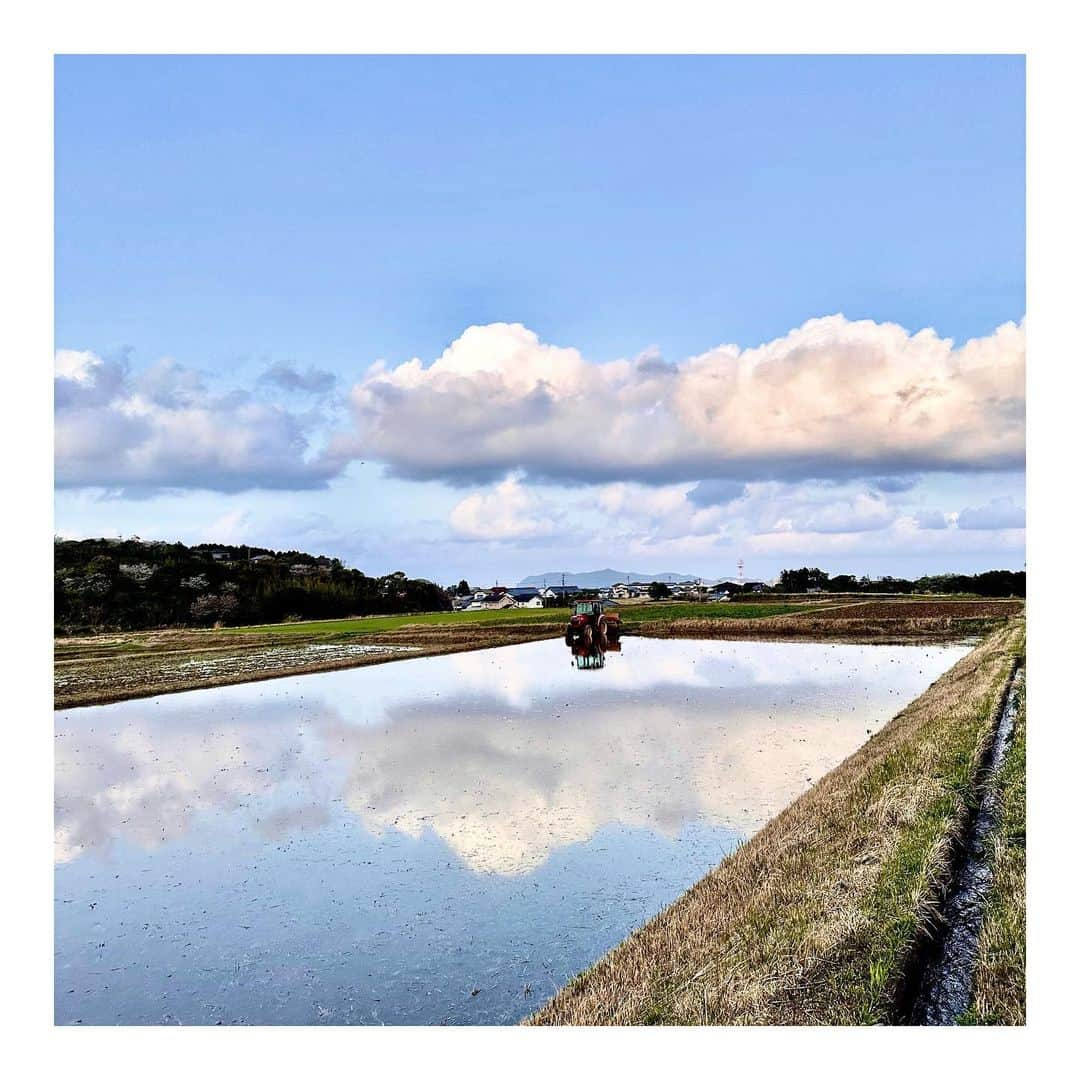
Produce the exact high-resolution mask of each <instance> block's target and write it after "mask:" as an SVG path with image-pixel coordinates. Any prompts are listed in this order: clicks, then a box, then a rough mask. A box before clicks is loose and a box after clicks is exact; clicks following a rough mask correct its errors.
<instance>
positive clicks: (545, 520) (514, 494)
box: [450, 476, 562, 541]
mask: <svg viewBox="0 0 1080 1080" xmlns="http://www.w3.org/2000/svg"><path fill="white" fill-rule="evenodd" d="M561 516H562V513H561V510H560V508H559V507H558V506H557V505H555V504H553V503H551V502H549V501H548V500H545V499H543V498H541V497H538V496H537V495H535V494H533V493H531V492H529V491H526V490H525V488H523V487H522V486H521V484H520V482H519V480H518V478H517V477H516V476H510V477H507V478H506V479H505V480H504V481H502V483H499V484H496V485H494V487H492V488H491V489H489V490H487V491H477V492H474V493H473V494H472V495H468V496H466V497H465V498H464V499H462V500H461V502H459V503H458V504H457V505H456V506H455V507H454V508H453V510H451V512H450V527H451V529H452V530H453V531H454V534H455V535H456V536H457V537H458V538H459V539H462V540H491V541H505V540H530V539H535V538H537V537H542V536H552V535H554V534H555V533H556V531H557V529H558V521H559V520H560V519H561Z"/></svg>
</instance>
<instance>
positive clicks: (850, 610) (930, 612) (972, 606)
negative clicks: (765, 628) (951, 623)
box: [812, 600, 1024, 622]
mask: <svg viewBox="0 0 1080 1080" xmlns="http://www.w3.org/2000/svg"><path fill="white" fill-rule="evenodd" d="M1023 608H1024V601H1023V600H871V601H869V602H866V603H852V604H844V605H843V606H841V607H828V608H822V609H821V610H820V611H815V612H814V613H813V616H812V618H814V619H866V620H868V621H871V622H875V621H878V620H903V619H993V618H1001V617H1003V616H1008V615H1015V614H1016V613H1017V612H1018V611H1022V610H1023Z"/></svg>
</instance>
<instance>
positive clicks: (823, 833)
mask: <svg viewBox="0 0 1080 1080" xmlns="http://www.w3.org/2000/svg"><path fill="white" fill-rule="evenodd" d="M1022 640H1023V620H1022V619H1020V618H1018V619H1014V620H1013V621H1012V622H1011V623H1010V624H1009V626H1008V627H1005V628H1002V629H1000V630H998V631H996V632H995V633H994V634H992V635H991V636H990V637H989V638H988V639H986V640H985V641H984V642H983V643H982V644H980V645H979V646H977V647H976V648H975V649H974V650H973V651H972V652H971V653H970V654H968V655H967V656H966V657H965V658H964V659H962V660H961V661H960V662H959V663H958V664H956V665H955V666H954V667H953V668H952V669H951V670H950V671H949V672H947V673H946V674H945V675H944V676H942V677H941V678H940V679H938V680H937V681H936V682H935V683H934V684H933V685H932V686H931V687H930V688H929V689H928V690H927V691H926V692H925V693H924V694H923V695H922V696H921V697H919V698H918V699H917V700H915V701H914V702H912V703H911V704H910V705H909V706H908V707H907V708H905V709H904V710H903V711H902V712H900V713H899V714H898V715H897V716H896V717H895V718H894V719H893V720H892V721H891V722H890V723H889V724H888V725H887V726H886V727H885V728H883V729H882V730H881V731H880V732H879V733H878V734H877V735H875V736H874V737H873V738H871V739H870V740H869V741H868V742H867V743H866V744H865V745H864V746H863V747H862V748H861V749H859V750H858V751H857V752H856V753H855V754H853V755H852V756H851V757H850V758H848V759H847V760H846V761H845V762H843V763H842V764H841V765H840V766H838V767H837V768H836V769H835V770H833V771H832V772H831V773H829V774H828V775H827V776H825V777H824V778H823V779H822V780H821V781H819V782H818V783H817V784H816V785H815V786H814V787H813V788H812V789H811V790H810V791H808V792H807V793H806V794H805V795H803V796H802V797H801V798H800V799H798V800H797V801H796V802H794V803H793V804H792V805H791V806H789V807H788V808H787V809H786V810H784V811H783V812H782V813H781V814H780V815H779V816H778V817H776V818H775V819H773V821H772V822H770V823H769V824H768V825H767V826H766V827H765V828H764V829H763V830H762V831H761V832H759V833H758V834H757V835H756V836H754V837H753V838H752V839H750V840H749V841H748V842H747V843H746V844H744V845H743V846H742V847H741V848H739V849H738V851H736V852H735V853H734V854H733V855H731V856H730V857H729V858H727V859H725V860H724V861H723V862H721V863H720V865H719V866H718V867H716V868H715V869H714V870H713V871H711V872H710V873H709V874H708V875H706V877H705V878H703V879H702V880H701V881H700V882H698V884H696V885H695V886H693V887H692V888H691V889H690V890H689V891H688V892H687V893H685V894H684V895H683V896H682V897H681V898H680V899H678V900H677V901H676V902H675V903H674V904H672V905H671V906H670V907H669V908H667V909H666V910H665V911H663V912H661V914H660V915H658V916H657V917H656V918H655V919H653V920H652V921H650V922H649V923H647V924H646V925H645V926H644V927H643V928H642V929H641V930H639V931H638V932H636V933H635V934H633V935H632V936H631V937H629V938H628V939H627V940H626V941H624V942H623V943H622V944H621V945H619V946H617V947H616V948H615V949H614V950H613V951H612V952H610V953H608V954H607V956H605V957H603V958H602V959H601V960H600V961H599V962H598V963H597V964H595V965H594V966H593V967H592V968H590V969H589V970H588V971H586V972H585V973H583V974H582V975H580V976H579V977H578V978H577V979H575V980H574V981H573V982H571V983H570V984H569V985H568V986H566V987H565V988H563V990H561V991H560V992H559V993H558V994H557V995H556V996H555V998H554V999H553V1000H552V1001H551V1002H549V1003H548V1004H547V1005H545V1006H544V1007H543V1008H541V1009H540V1010H539V1011H538V1012H537V1013H536V1014H534V1016H533V1017H532V1018H531V1019H530V1020H529V1021H528V1022H529V1023H533V1024H590V1025H591V1024H862V1023H889V1022H897V1021H899V1020H902V1016H901V1015H900V1011H899V1010H900V1003H901V1001H902V999H903V996H904V992H905V988H906V985H907V983H908V981H909V980H910V978H911V970H910V969H911V966H912V964H913V961H914V958H915V957H916V955H917V949H918V946H919V943H920V941H921V940H923V937H924V935H925V933H926V931H927V928H928V927H930V926H931V925H932V924H933V920H934V917H935V915H936V912H937V911H938V909H939V905H940V901H941V897H942V895H943V891H944V888H945V886H946V884H947V882H946V881H945V876H946V872H947V867H948V865H949V858H948V856H949V852H950V850H951V847H952V845H953V844H955V842H956V838H957V837H958V836H959V835H960V831H961V829H962V826H963V822H964V819H965V815H966V813H967V809H966V808H967V806H968V805H969V802H970V800H971V799H972V797H973V793H974V789H975V785H976V783H977V763H978V762H979V761H980V760H981V758H982V754H983V752H984V749H985V746H986V744H987V742H988V740H989V738H990V736H991V733H992V731H993V728H994V725H995V722H996V715H997V711H998V708H999V704H1000V701H1001V698H1002V695H1003V693H1004V690H1005V686H1006V683H1007V680H1008V677H1009V675H1010V672H1011V671H1012V667H1013V664H1014V656H1015V654H1016V653H1017V652H1018V650H1020V649H1022V647H1023V646H1022Z"/></svg>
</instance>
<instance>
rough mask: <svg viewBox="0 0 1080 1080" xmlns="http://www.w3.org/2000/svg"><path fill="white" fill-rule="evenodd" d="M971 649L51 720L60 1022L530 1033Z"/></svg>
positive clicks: (116, 710)
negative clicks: (480, 1027)
mask: <svg viewBox="0 0 1080 1080" xmlns="http://www.w3.org/2000/svg"><path fill="white" fill-rule="evenodd" d="M964 651H965V647H963V646H944V647H943V646H937V647H887V646H852V645H830V644H803V643H800V644H780V643H772V642H751V641H742V642H724V641H670V640H669V641H658V640H649V639H644V638H631V639H628V640H627V641H626V642H625V643H624V645H623V651H622V652H621V653H617V654H610V655H609V656H608V657H607V662H606V664H605V666H604V667H603V668H602V669H598V670H590V671H580V670H577V669H576V668H575V667H574V666H573V664H572V662H571V658H570V655H569V652H568V650H567V649H566V648H565V646H564V645H563V643H562V642H561V641H541V642H535V643H531V644H526V645H518V646H514V647H512V648H504V649H493V650H489V651H485V652H474V653H461V654H457V655H452V656H443V657H434V658H424V659H411V660H403V661H401V662H398V663H394V664H387V665H383V666H378V667H367V668H359V669H355V670H351V671H337V672H331V673H328V674H321V675H309V676H305V677H303V678H293V679H279V680H275V681H273V682H261V683H253V684H248V685H241V686H229V687H222V688H218V689H211V690H201V691H193V692H190V693H186V694H175V695H170V696H164V697H160V698H151V699H145V700H140V701H129V702H121V703H118V704H115V705H105V706H99V707H94V708H86V709H75V710H70V711H68V712H60V713H57V714H56V855H55V857H56V895H55V915H56V923H55V925H56V931H55V950H56V951H55V978H56V985H55V1003H56V1020H57V1022H58V1023H63V1024H68V1023H86V1024H117V1023H119V1024H160V1023H187V1024H193V1023H194V1024H216V1023H222V1024H240V1023H248V1024H319V1023H329V1024H344V1023H369V1024H378V1023H392V1024H399V1023H415V1024H438V1023H452V1024H463V1023H481V1024H485V1023H486V1024H497V1023H509V1022H513V1021H516V1020H518V1019H520V1018H521V1017H522V1016H524V1015H526V1014H527V1013H528V1012H530V1011H531V1010H532V1009H534V1008H536V1007H537V1006H538V1005H540V1004H541V1003H542V1002H543V1001H544V1000H545V999H546V998H548V997H549V996H551V994H552V993H554V991H555V990H556V989H557V988H558V987H559V986H560V985H561V984H562V983H564V982H565V981H566V980H567V979H569V978H570V977H572V976H573V975H574V974H576V973H577V972H578V971H580V970H581V969H582V968H584V967H586V966H587V965H588V964H589V963H591V962H592V961H593V960H595V959H596V958H597V957H598V956H600V955H601V954H602V953H603V952H605V951H606V950H607V949H608V948H610V947H611V946H613V945H614V944H616V943H617V942H618V941H620V940H621V939H622V938H623V937H625V936H626V934H627V933H628V932H630V931H631V930H632V929H633V928H634V927H636V926H638V925H640V924H641V923H642V922H644V921H645V920H646V919H648V918H649V917H650V916H651V915H653V914H655V913H656V912H657V911H659V910H660V909H661V908H662V907H664V906H665V905H666V904H667V903H669V902H670V901H671V900H673V899H674V898H675V897H676V896H678V895H679V894H680V893H681V892H682V891H683V890H684V889H686V888H687V887H688V886H689V885H691V884H692V883H693V882H694V881H696V880H697V879H698V878H699V877H701V875H702V874H704V873H705V871H706V870H708V868H709V867H710V866H712V865H714V864H715V863H717V862H718V861H719V860H720V859H721V858H723V856H724V855H725V854H726V853H727V852H729V851H730V850H731V849H732V848H733V847H734V846H735V845H736V844H738V843H739V842H740V841H741V840H743V839H745V838H746V837H748V836H750V835H751V834H752V833H753V832H754V831H756V830H757V829H758V828H760V827H761V825H763V824H764V823H765V821H767V820H768V819H769V818H770V817H772V816H773V815H774V814H776V813H777V812H778V811H779V810H780V809H782V808H783V807H784V806H785V805H786V804H787V803H789V802H790V801H791V800H792V799H793V798H794V797H795V796H797V795H799V794H800V793H801V792H802V791H804V790H805V789H806V788H807V787H808V786H809V785H810V784H811V783H812V782H813V781H814V780H816V779H817V778H818V777H820V776H821V775H822V773H824V772H825V771H827V770H828V769H829V768H831V767H832V766H834V765H835V764H837V763H838V762H839V761H841V760H842V759H843V758H844V757H846V756H847V755H848V754H849V753H851V752H852V751H853V750H854V749H855V748H856V747H858V746H859V745H860V744H861V743H862V742H863V741H864V740H865V739H866V737H867V734H868V732H869V731H874V730H877V729H878V728H879V727H880V726H881V725H882V724H883V723H884V722H886V721H887V720H888V719H889V718H890V717H891V716H892V715H893V714H895V712H896V711H897V710H898V709H899V708H900V707H901V706H902V705H903V704H904V703H906V702H907V701H909V700H910V699H911V698H913V697H915V696H916V695H917V694H918V693H920V692H921V691H922V690H923V689H924V688H925V687H926V686H927V685H929V683H930V682H931V681H932V680H933V679H935V678H936V677H937V676H938V675H940V674H942V673H943V672H944V671H945V670H946V669H947V668H948V667H950V666H951V665H952V664H953V663H954V662H955V661H956V660H957V659H958V658H959V657H960V656H961V655H962V654H963V652H964Z"/></svg>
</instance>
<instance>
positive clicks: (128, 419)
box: [55, 349, 343, 494]
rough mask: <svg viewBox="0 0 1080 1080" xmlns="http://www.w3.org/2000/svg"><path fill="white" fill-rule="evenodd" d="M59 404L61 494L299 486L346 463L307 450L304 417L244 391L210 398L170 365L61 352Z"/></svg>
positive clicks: (195, 378) (315, 483)
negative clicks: (136, 364)
mask: <svg viewBox="0 0 1080 1080" xmlns="http://www.w3.org/2000/svg"><path fill="white" fill-rule="evenodd" d="M55 404H56V429H55V450H56V484H57V486H58V487H61V488H64V487H101V488H107V489H120V490H122V491H124V492H125V493H127V494H132V493H140V492H142V493H146V492H152V491H156V490H160V489H165V488H201V489H206V490H214V491H227V492H229V491H239V490H243V489H246V488H255V487H263V488H272V489H287V490H299V489H303V488H316V487H323V486H325V484H326V482H327V480H328V479H329V478H330V477H332V476H334V475H335V474H336V473H338V472H339V471H340V470H341V468H342V467H343V465H342V463H340V462H339V463H331V462H329V461H328V460H327V459H326V458H325V457H323V456H321V455H318V454H313V453H312V452H311V449H310V444H309V438H308V431H307V429H308V427H309V425H310V421H311V417H310V416H303V415H300V414H295V413H292V412H290V411H288V410H287V409H285V408H282V407H281V406H280V405H276V404H272V403H268V402H265V401H261V400H259V399H258V398H256V397H254V396H253V395H251V394H249V393H246V392H243V391H234V392H232V393H226V394H219V395H214V394H211V393H210V392H208V391H207V389H206V387H205V386H204V385H203V382H202V379H201V378H200V376H199V374H198V373H197V372H196V371H193V370H192V369H190V368H187V367H184V366H183V365H181V364H179V363H177V362H176V361H174V360H169V359H165V360H161V361H159V362H158V363H157V364H155V365H153V366H152V367H150V368H149V369H147V370H145V371H142V372H141V373H139V374H133V373H132V372H131V371H130V368H129V366H128V364H127V362H126V360H123V359H119V360H116V359H104V358H102V357H100V356H98V355H96V354H95V353H92V352H76V351H73V350H66V349H61V350H59V351H58V352H57V355H56V377H55Z"/></svg>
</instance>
